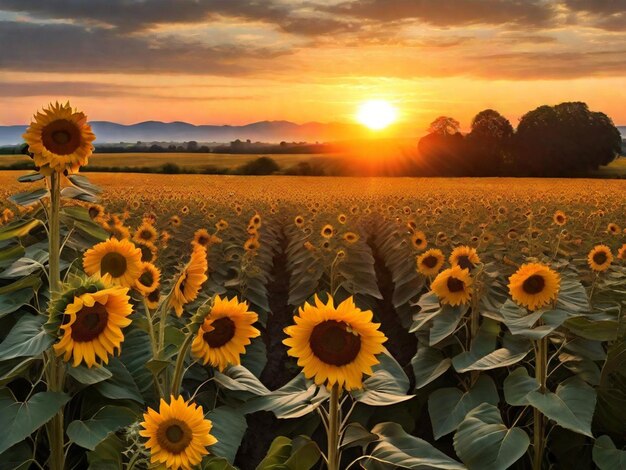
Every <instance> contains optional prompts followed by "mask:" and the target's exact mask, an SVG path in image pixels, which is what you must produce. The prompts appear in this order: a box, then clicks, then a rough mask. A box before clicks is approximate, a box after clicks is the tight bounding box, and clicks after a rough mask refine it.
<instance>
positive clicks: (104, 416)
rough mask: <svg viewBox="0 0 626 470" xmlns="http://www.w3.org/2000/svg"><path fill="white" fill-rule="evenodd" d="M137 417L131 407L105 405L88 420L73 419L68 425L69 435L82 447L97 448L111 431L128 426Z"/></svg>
mask: <svg viewBox="0 0 626 470" xmlns="http://www.w3.org/2000/svg"><path fill="white" fill-rule="evenodd" d="M136 418H137V415H136V414H135V413H134V412H133V411H132V410H131V409H130V408H125V407H122V406H105V407H103V408H100V410H98V411H97V412H96V414H95V415H93V416H92V417H91V418H90V419H88V420H85V421H79V420H76V421H72V422H71V423H70V424H69V426H68V427H67V437H69V438H70V441H71V442H74V443H76V444H77V445H79V446H81V447H84V448H86V449H89V450H95V449H96V446H97V445H98V444H100V443H101V442H102V441H103V440H104V439H106V437H107V436H108V435H109V434H110V433H112V432H115V431H117V430H118V429H120V428H123V427H124V426H128V425H129V424H131V423H132V422H133V421H135V419H136Z"/></svg>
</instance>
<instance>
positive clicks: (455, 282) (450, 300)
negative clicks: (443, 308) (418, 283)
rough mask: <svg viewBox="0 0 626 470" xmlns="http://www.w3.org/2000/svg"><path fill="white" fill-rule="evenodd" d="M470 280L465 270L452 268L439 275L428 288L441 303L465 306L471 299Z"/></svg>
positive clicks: (458, 267)
mask: <svg viewBox="0 0 626 470" xmlns="http://www.w3.org/2000/svg"><path fill="white" fill-rule="evenodd" d="M471 286H472V278H471V276H470V274H469V271H468V270H467V269H463V268H461V267H460V266H453V267H451V268H449V269H446V270H444V271H442V272H441V273H439V274H438V275H437V277H436V278H435V280H434V281H433V283H432V284H431V286H430V288H431V289H432V291H433V292H434V293H435V294H436V295H437V297H439V299H441V303H444V304H450V305H452V306H455V305H461V304H466V303H468V302H469V301H470V299H471V298H472V290H471V289H470V287H471Z"/></svg>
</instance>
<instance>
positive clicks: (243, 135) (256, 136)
mask: <svg viewBox="0 0 626 470" xmlns="http://www.w3.org/2000/svg"><path fill="white" fill-rule="evenodd" d="M90 124H91V126H92V129H93V131H94V133H95V134H96V136H97V140H96V142H95V143H96V144H104V143H118V142H137V141H141V142H186V141H190V140H195V141H197V142H231V141H233V140H236V139H241V140H246V139H250V140H252V141H253V142H257V141H260V142H270V143H273V142H276V143H278V142H281V141H283V140H284V141H288V142H292V141H296V142H302V141H306V142H317V141H319V142H327V141H333V140H340V139H345V138H346V136H354V135H358V134H359V133H362V132H363V128H362V126H359V125H356V124H339V123H329V124H323V123H319V122H308V123H306V124H295V123H293V122H289V121H261V122H254V123H252V124H246V125H243V126H214V125H200V126H196V125H193V124H189V123H187V122H160V121H146V122H140V123H138V124H130V125H124V124H117V123H115V122H109V121H91V122H90ZM25 131H26V126H0V145H14V144H18V143H21V142H22V134H23V133H24V132H25Z"/></svg>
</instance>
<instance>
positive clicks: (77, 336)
mask: <svg viewBox="0 0 626 470" xmlns="http://www.w3.org/2000/svg"><path fill="white" fill-rule="evenodd" d="M108 318H109V314H108V312H107V309H106V307H105V306H104V305H102V304H99V303H95V304H94V305H93V307H83V308H82V309H80V311H79V312H78V313H77V314H76V321H75V322H74V324H73V325H72V339H73V340H74V341H76V342H79V343H84V342H87V341H92V340H94V339H95V338H97V337H98V336H100V333H102V332H103V331H104V329H105V328H106V326H107V320H108Z"/></svg>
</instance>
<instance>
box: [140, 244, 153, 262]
mask: <svg viewBox="0 0 626 470" xmlns="http://www.w3.org/2000/svg"><path fill="white" fill-rule="evenodd" d="M139 249H140V250H141V261H144V262H147V263H149V262H150V261H152V258H153V257H154V254H153V253H152V250H151V249H150V247H149V246H147V245H140V246H139Z"/></svg>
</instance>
